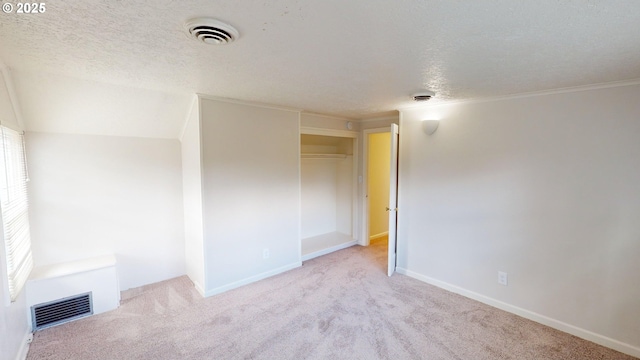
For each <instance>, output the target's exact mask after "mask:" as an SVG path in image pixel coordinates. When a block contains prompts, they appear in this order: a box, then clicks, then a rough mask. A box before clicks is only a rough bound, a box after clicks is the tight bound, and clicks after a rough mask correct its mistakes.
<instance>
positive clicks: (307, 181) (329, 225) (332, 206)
mask: <svg viewBox="0 0 640 360" xmlns="http://www.w3.org/2000/svg"><path fill="white" fill-rule="evenodd" d="M336 161H337V160H336V159H302V160H301V164H300V165H301V169H300V175H301V181H300V183H301V186H302V191H301V196H302V201H301V206H302V215H301V232H302V233H301V237H302V238H303V239H306V238H309V237H313V236H318V235H322V234H326V233H330V232H335V231H336V226H337V220H338V217H337V215H336V214H337V201H338V198H337V195H336V194H337V191H338V183H337V176H338V174H337V172H338V168H337V166H336ZM349 218H351V216H349Z"/></svg>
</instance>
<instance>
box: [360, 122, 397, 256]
mask: <svg viewBox="0 0 640 360" xmlns="http://www.w3.org/2000/svg"><path fill="white" fill-rule="evenodd" d="M390 132H391V125H389V126H387V127H380V128H374V129H366V130H362V203H361V206H360V208H361V209H362V213H361V214H360V215H361V218H362V221H361V224H360V225H361V228H360V239H361V240H360V241H359V244H360V245H362V246H369V243H370V239H369V197H368V193H369V176H368V170H369V167H368V163H369V134H379V133H390Z"/></svg>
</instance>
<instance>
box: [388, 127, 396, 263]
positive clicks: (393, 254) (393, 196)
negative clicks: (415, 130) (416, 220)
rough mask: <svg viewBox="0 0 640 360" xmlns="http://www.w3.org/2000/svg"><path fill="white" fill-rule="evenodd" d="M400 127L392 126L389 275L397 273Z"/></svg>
mask: <svg viewBox="0 0 640 360" xmlns="http://www.w3.org/2000/svg"><path fill="white" fill-rule="evenodd" d="M398 140H399V134H398V125H396V124H391V166H390V167H389V170H390V171H389V177H390V179H389V207H387V211H388V212H389V251H388V253H389V261H388V265H389V267H388V270H387V275H389V276H391V274H393V273H394V272H395V271H396V233H397V231H396V228H397V224H398Z"/></svg>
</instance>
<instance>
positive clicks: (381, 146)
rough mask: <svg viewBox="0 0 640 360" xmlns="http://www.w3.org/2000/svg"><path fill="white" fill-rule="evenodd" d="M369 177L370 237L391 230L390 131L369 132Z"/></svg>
mask: <svg viewBox="0 0 640 360" xmlns="http://www.w3.org/2000/svg"><path fill="white" fill-rule="evenodd" d="M368 140H369V153H368V159H367V178H368V183H369V184H368V185H369V186H368V188H369V237H370V238H371V237H374V236H376V235H381V234H384V233H386V232H388V231H389V217H388V215H387V211H386V207H387V205H389V164H390V160H391V159H390V157H391V155H390V153H391V136H390V135H389V133H375V134H369V139H368Z"/></svg>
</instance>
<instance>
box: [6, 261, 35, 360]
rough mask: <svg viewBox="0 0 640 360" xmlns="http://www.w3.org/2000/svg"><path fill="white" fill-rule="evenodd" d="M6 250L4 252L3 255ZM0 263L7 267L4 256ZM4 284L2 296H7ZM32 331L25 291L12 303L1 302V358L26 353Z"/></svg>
mask: <svg viewBox="0 0 640 360" xmlns="http://www.w3.org/2000/svg"><path fill="white" fill-rule="evenodd" d="M3 254H4V252H2V254H0V255H3ZM0 265H1V266H3V267H6V266H7V265H6V264H5V259H4V256H3V257H2V259H0ZM5 291H7V289H5V287H4V286H0V296H2V299H4V298H5V296H8V295H7V294H5ZM29 332H30V327H29V323H28V319H27V300H26V295H25V291H24V290H23V291H22V293H21V294H20V295H19V296H18V298H17V299H16V301H15V302H13V303H11V305H8V306H7V305H6V304H5V303H4V301H2V302H0V360H15V359H17V358H18V357H19V356H22V355H26V349H27V344H26V336H27V335H28V334H29Z"/></svg>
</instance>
